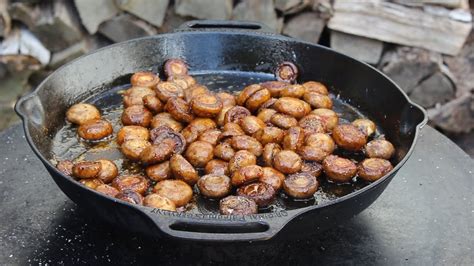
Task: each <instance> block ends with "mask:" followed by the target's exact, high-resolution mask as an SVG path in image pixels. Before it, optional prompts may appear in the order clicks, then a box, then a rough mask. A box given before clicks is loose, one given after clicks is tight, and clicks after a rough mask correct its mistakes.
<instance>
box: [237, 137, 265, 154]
mask: <svg viewBox="0 0 474 266" xmlns="http://www.w3.org/2000/svg"><path fill="white" fill-rule="evenodd" d="M230 145H232V148H234V149H235V150H247V151H249V152H251V153H253V154H255V156H257V157H258V156H260V155H262V152H263V146H262V144H261V143H260V142H258V140H256V139H255V138H253V137H250V136H246V135H243V136H234V137H232V139H231V141H230Z"/></svg>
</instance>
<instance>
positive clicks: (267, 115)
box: [257, 109, 277, 124]
mask: <svg viewBox="0 0 474 266" xmlns="http://www.w3.org/2000/svg"><path fill="white" fill-rule="evenodd" d="M276 113H277V111H276V110H274V109H262V110H260V112H258V115H257V117H258V118H259V119H260V120H262V121H263V122H264V123H265V124H271V119H272V116H273V115H274V114H276Z"/></svg>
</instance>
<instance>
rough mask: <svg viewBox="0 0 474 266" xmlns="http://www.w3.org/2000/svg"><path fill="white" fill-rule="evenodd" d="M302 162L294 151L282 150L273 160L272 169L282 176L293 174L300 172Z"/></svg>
mask: <svg viewBox="0 0 474 266" xmlns="http://www.w3.org/2000/svg"><path fill="white" fill-rule="evenodd" d="M302 165H303V161H302V160H301V157H300V156H299V155H298V154H296V153H295V152H294V151H290V150H282V151H281V152H279V153H277V154H276V155H275V156H274V158H273V167H275V169H277V170H278V171H280V172H282V173H284V174H293V173H296V172H298V171H299V170H301V167H302Z"/></svg>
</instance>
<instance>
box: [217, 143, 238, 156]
mask: <svg viewBox="0 0 474 266" xmlns="http://www.w3.org/2000/svg"><path fill="white" fill-rule="evenodd" d="M234 155H235V151H234V149H233V148H232V146H231V145H230V141H225V142H222V143H220V144H218V145H217V146H216V147H215V148H214V156H215V157H217V158H220V159H222V160H224V161H229V160H230V159H232V157H234Z"/></svg>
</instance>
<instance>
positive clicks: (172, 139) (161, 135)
mask: <svg viewBox="0 0 474 266" xmlns="http://www.w3.org/2000/svg"><path fill="white" fill-rule="evenodd" d="M150 138H151V140H152V141H153V144H155V145H159V144H161V143H164V142H166V141H169V143H170V144H172V146H173V153H175V154H176V153H178V154H181V153H183V151H184V149H185V148H186V144H187V143H186V140H185V139H184V136H183V135H182V134H181V133H178V132H176V131H174V130H172V129H171V128H169V127H167V126H161V127H157V128H154V129H152V130H151V131H150Z"/></svg>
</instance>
